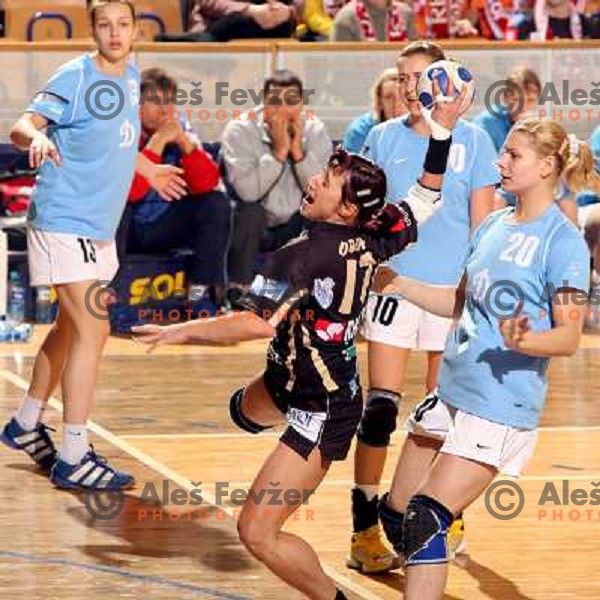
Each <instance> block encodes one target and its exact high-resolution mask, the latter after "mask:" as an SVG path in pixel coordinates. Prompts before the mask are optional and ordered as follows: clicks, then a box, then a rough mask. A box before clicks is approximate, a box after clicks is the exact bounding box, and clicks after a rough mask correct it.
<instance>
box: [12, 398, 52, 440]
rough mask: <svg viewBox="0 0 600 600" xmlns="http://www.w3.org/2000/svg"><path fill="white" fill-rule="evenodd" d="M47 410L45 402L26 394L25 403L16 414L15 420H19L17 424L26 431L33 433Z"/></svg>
mask: <svg viewBox="0 0 600 600" xmlns="http://www.w3.org/2000/svg"><path fill="white" fill-rule="evenodd" d="M45 408H46V403H45V402H43V401H42V400H38V399H37V398H32V397H31V396H30V395H29V394H25V396H24V397H23V402H22V403H21V406H20V408H19V410H18V411H17V412H16V414H15V419H17V423H18V424H19V425H20V426H21V427H22V428H23V429H24V430H25V431H33V430H34V429H35V426H36V425H37V424H38V423H39V422H40V419H41V418H42V413H43V412H44V409H45Z"/></svg>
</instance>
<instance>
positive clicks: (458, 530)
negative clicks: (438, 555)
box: [447, 513, 467, 558]
mask: <svg viewBox="0 0 600 600" xmlns="http://www.w3.org/2000/svg"><path fill="white" fill-rule="evenodd" d="M447 539H448V553H449V554H450V558H454V557H455V556H456V555H457V554H465V553H466V552H467V540H466V539H465V521H464V519H463V515H462V513H460V514H459V515H458V516H457V517H456V519H454V521H452V525H450V528H449V529H448V538H447Z"/></svg>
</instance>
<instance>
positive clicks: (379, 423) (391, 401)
mask: <svg viewBox="0 0 600 600" xmlns="http://www.w3.org/2000/svg"><path fill="white" fill-rule="evenodd" d="M399 403H400V394H396V393H395V392H391V391H389V390H379V389H376V388H373V389H372V390H370V391H369V396H368V397H367V403H366V405H365V410H364V412H363V415H362V419H361V421H360V425H359V428H358V436H357V437H358V441H359V442H362V443H363V444H366V445H367V446H373V447H374V448H385V447H387V446H389V445H390V438H391V435H392V433H394V431H396V421H397V419H398V404H399Z"/></svg>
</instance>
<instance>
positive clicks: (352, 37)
mask: <svg viewBox="0 0 600 600" xmlns="http://www.w3.org/2000/svg"><path fill="white" fill-rule="evenodd" d="M415 37H416V33H415V28H414V19H413V14H412V10H411V8H410V6H409V5H408V4H406V3H405V2H400V1H399V0H351V1H350V2H349V3H348V4H346V6H344V7H343V8H342V9H341V10H340V11H339V12H338V13H337V15H336V16H335V19H334V21H333V28H332V30H331V36H330V39H331V41H332V42H361V41H367V42H376V41H379V42H403V41H406V40H412V39H414V38H415Z"/></svg>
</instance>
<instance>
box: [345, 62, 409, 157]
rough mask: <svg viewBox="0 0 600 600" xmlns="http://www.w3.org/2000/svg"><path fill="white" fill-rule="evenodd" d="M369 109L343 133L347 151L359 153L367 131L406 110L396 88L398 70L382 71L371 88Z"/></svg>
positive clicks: (400, 114) (402, 113)
mask: <svg viewBox="0 0 600 600" xmlns="http://www.w3.org/2000/svg"><path fill="white" fill-rule="evenodd" d="M371 97H372V107H371V110H369V111H368V112H366V113H364V114H362V115H361V116H360V117H358V118H357V119H354V121H352V123H350V125H349V126H348V129H347V130H346V133H345V135H344V142H343V145H344V148H345V149H346V150H348V152H356V153H359V152H360V151H361V150H362V147H363V144H364V143H365V140H366V139H367V135H369V131H371V129H373V127H375V125H377V124H378V123H383V122H385V121H387V120H388V119H395V118H396V117H401V116H402V115H404V114H406V113H407V112H408V108H407V106H406V105H405V104H404V103H403V102H402V99H401V97H400V90H399V88H398V71H397V70H396V69H386V70H385V71H382V72H381V73H380V75H379V77H378V78H377V81H376V82H375V85H374V86H373V88H372V89H371Z"/></svg>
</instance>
